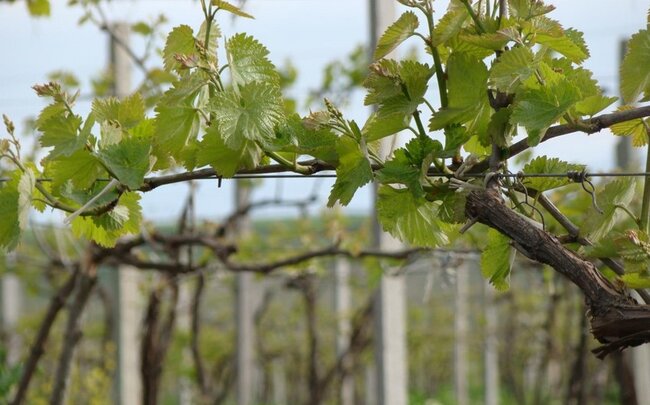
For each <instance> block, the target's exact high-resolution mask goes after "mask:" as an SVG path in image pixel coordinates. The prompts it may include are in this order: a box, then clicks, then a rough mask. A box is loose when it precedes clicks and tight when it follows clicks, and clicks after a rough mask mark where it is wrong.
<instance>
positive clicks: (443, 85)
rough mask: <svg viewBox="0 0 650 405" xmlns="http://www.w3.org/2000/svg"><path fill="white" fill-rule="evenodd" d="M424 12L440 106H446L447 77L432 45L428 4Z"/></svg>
mask: <svg viewBox="0 0 650 405" xmlns="http://www.w3.org/2000/svg"><path fill="white" fill-rule="evenodd" d="M423 11H424V14H425V15H426V17H427V26H428V27H429V40H428V42H427V44H428V45H429V49H430V50H431V56H433V66H434V67H435V70H436V81H437V82H438V92H439V93H440V106H441V107H442V108H446V107H447V105H448V104H449V101H448V99H447V78H446V77H445V72H444V70H443V69H442V62H441V61H440V53H439V52H438V47H436V46H434V45H433V29H434V25H433V9H432V8H431V6H430V5H428V6H427V7H426V8H425V9H424V10H423Z"/></svg>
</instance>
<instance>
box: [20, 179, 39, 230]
mask: <svg viewBox="0 0 650 405" xmlns="http://www.w3.org/2000/svg"><path fill="white" fill-rule="evenodd" d="M35 186H36V175H35V174H34V172H33V171H32V170H31V169H30V168H27V170H25V172H24V173H23V174H21V176H20V180H19V181H18V224H19V226H20V229H21V230H22V231H24V230H25V229H27V225H28V224H29V211H30V209H31V208H32V194H33V193H34V188H35Z"/></svg>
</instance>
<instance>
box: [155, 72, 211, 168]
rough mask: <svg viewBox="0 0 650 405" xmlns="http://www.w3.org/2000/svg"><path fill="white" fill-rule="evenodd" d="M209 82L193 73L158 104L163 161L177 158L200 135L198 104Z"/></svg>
mask: <svg viewBox="0 0 650 405" xmlns="http://www.w3.org/2000/svg"><path fill="white" fill-rule="evenodd" d="M206 83H207V79H206V78H205V77H204V76H203V75H202V74H200V73H192V74H190V75H189V76H188V77H185V78H183V79H182V80H178V81H177V82H176V83H174V86H173V87H172V88H170V89H169V90H167V91H166V92H165V94H164V95H163V97H162V98H161V100H160V101H159V102H158V105H156V108H155V110H156V120H155V127H156V137H155V138H154V148H155V154H156V156H158V158H159V162H162V161H163V158H167V157H168V156H171V157H172V158H177V157H178V156H179V155H180V152H181V151H182V150H183V148H184V147H185V145H186V144H187V142H188V140H189V139H193V138H195V137H196V135H197V134H198V131H199V113H198V111H197V109H196V107H195V106H194V103H195V99H196V98H197V95H198V94H199V92H200V91H201V90H202V89H203V87H204V86H205V85H206Z"/></svg>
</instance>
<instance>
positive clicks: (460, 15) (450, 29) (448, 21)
mask: <svg viewBox="0 0 650 405" xmlns="http://www.w3.org/2000/svg"><path fill="white" fill-rule="evenodd" d="M468 18H469V13H468V12H467V10H465V9H463V8H462V7H450V8H449V10H448V11H447V12H446V13H445V15H443V16H442V18H441V19H440V21H438V23H437V24H436V27H435V29H434V31H433V38H432V42H433V46H439V45H442V44H444V43H445V42H447V41H449V40H450V39H451V38H453V37H455V36H456V35H457V34H458V33H459V32H460V30H461V28H462V27H463V24H464V23H465V21H467V19H468Z"/></svg>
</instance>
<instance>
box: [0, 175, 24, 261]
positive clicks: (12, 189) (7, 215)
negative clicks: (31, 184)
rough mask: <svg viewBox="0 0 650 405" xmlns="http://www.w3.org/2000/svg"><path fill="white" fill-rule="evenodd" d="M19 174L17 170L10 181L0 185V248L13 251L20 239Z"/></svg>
mask: <svg viewBox="0 0 650 405" xmlns="http://www.w3.org/2000/svg"><path fill="white" fill-rule="evenodd" d="M19 179H20V172H19V171H18V170H17V171H15V172H13V173H12V174H11V176H10V180H9V181H6V182H4V183H2V184H0V218H2V220H1V221H0V248H3V249H9V250H10V249H13V248H14V247H15V246H16V245H17V244H18V240H19V239H20V229H21V228H20V221H19V219H18V218H19V214H18V212H19V203H18V200H19V198H20V194H19V192H18V182H19Z"/></svg>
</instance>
